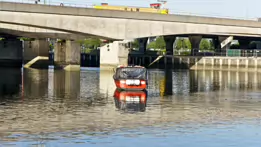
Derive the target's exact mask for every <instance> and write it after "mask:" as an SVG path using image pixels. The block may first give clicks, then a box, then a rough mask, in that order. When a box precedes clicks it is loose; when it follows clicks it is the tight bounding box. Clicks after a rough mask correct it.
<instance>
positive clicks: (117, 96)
mask: <svg viewBox="0 0 261 147" xmlns="http://www.w3.org/2000/svg"><path fill="white" fill-rule="evenodd" d="M147 93H148V92H147V90H145V91H122V90H120V89H118V88H116V89H115V92H114V95H113V97H114V100H115V106H116V108H118V109H119V110H123V111H124V112H145V110H146V104H147Z"/></svg>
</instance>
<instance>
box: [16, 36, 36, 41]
mask: <svg viewBox="0 0 261 147" xmlns="http://www.w3.org/2000/svg"><path fill="white" fill-rule="evenodd" d="M19 39H20V40H21V41H34V40H35V39H34V38H26V37H20V38H19Z"/></svg>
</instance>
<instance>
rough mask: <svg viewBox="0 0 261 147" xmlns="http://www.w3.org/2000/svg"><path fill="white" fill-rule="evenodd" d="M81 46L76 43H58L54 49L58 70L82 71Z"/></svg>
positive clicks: (68, 41)
mask: <svg viewBox="0 0 261 147" xmlns="http://www.w3.org/2000/svg"><path fill="white" fill-rule="evenodd" d="M80 51H81V50H80V44H79V43H77V42H76V41H70V40H67V41H61V42H57V43H56V44H55V47H54V63H55V66H56V67H57V68H62V69H64V70H69V71H72V70H73V71H79V70H80V54H81V53H80Z"/></svg>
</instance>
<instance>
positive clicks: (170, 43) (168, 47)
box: [164, 36, 176, 55]
mask: <svg viewBox="0 0 261 147" xmlns="http://www.w3.org/2000/svg"><path fill="white" fill-rule="evenodd" d="M164 40H165V43H166V52H167V55H173V44H174V41H175V40H176V36H164Z"/></svg>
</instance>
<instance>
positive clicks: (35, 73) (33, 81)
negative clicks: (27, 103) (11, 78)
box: [23, 69, 48, 99]
mask: <svg viewBox="0 0 261 147" xmlns="http://www.w3.org/2000/svg"><path fill="white" fill-rule="evenodd" d="M23 89H24V95H23V96H24V97H26V98H27V99H29V98H39V97H40V98H42V97H46V95H47V93H48V70H36V69H23Z"/></svg>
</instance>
